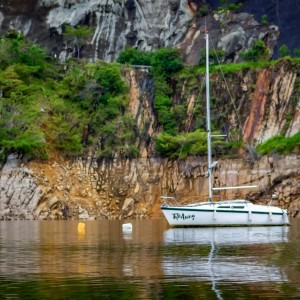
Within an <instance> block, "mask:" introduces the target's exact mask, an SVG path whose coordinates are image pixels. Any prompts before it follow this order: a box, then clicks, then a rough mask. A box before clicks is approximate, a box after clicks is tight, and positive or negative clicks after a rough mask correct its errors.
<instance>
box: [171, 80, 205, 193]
mask: <svg viewBox="0 0 300 300" xmlns="http://www.w3.org/2000/svg"><path fill="white" fill-rule="evenodd" d="M204 82H205V77H203V79H202V83H201V86H200V89H199V92H198V94H197V96H196V99H195V102H194V107H193V110H192V113H191V116H190V122H189V124H187V125H188V126H187V128H186V132H189V131H190V129H191V126H192V120H193V119H194V114H195V111H196V107H197V104H198V102H199V99H200V96H201V94H202V91H203V87H204ZM184 145H185V140H184V141H183V143H182V145H181V148H180V151H179V155H178V158H177V161H176V163H177V165H178V166H179V160H180V156H181V153H182V151H183V147H184ZM178 185H179V181H178V180H177V183H176V186H175V187H174V190H173V191H174V193H175V192H176V190H177V188H178Z"/></svg>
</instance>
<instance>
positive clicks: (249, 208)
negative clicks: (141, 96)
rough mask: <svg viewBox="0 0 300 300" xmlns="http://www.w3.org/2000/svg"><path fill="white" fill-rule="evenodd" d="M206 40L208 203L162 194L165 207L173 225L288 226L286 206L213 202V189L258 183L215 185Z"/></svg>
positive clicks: (166, 215) (245, 202) (241, 201)
mask: <svg viewBox="0 0 300 300" xmlns="http://www.w3.org/2000/svg"><path fill="white" fill-rule="evenodd" d="M205 39H206V114H207V157H208V166H209V167H208V187H209V191H208V192H209V197H208V201H207V202H198V203H191V204H188V205H175V204H174V203H172V202H175V201H174V200H175V198H174V197H161V198H162V199H163V200H164V204H163V205H162V206H161V210H162V212H163V214H164V216H165V217H166V219H167V221H168V223H169V224H170V225H171V226H260V225H262V226H264V225H288V224H289V219H288V212H287V210H285V209H281V208H279V207H275V206H271V205H257V204H253V203H251V202H250V201H247V200H243V199H239V200H226V201H219V202H214V201H213V192H214V191H217V190H226V189H241V188H255V187H256V186H239V187H223V188H222V187H221V188H216V187H213V184H212V169H213V168H214V166H215V165H216V162H212V151H211V138H212V137H214V136H215V135H212V134H211V124H210V95H209V35H208V33H206V34H205Z"/></svg>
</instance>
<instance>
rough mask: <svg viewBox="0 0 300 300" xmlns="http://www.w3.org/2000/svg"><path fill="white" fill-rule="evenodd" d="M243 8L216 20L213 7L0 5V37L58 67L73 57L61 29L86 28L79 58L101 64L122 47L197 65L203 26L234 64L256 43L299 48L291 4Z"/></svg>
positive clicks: (175, 0) (89, 2) (86, 0)
mask: <svg viewBox="0 0 300 300" xmlns="http://www.w3.org/2000/svg"><path fill="white" fill-rule="evenodd" d="M243 2H244V5H243V7H242V8H241V9H240V10H239V11H237V12H236V13H234V14H233V13H224V14H216V13H215V12H216V9H217V6H218V5H219V3H218V1H202V0H197V1H196V0H195V1H192V0H169V1H150V0H147V1H139V0H126V1H125V0H124V1H117V0H106V1H101V0H30V1H22V0H10V1H6V0H0V32H1V33H4V32H6V31H7V30H9V29H14V30H17V31H19V32H22V33H23V34H25V35H26V36H28V37H29V38H30V39H32V40H34V41H36V42H38V43H41V44H43V45H45V46H46V47H47V48H48V49H49V52H50V53H51V54H52V55H54V56H57V57H60V59H61V60H62V61H63V60H64V59H66V57H69V56H72V55H76V53H75V51H77V50H76V47H75V45H74V42H75V41H74V39H72V38H64V37H63V35H62V33H63V32H64V30H65V25H71V26H78V25H88V26H89V27H90V28H91V34H90V36H89V37H88V38H87V39H86V41H85V43H82V44H81V45H80V48H82V49H81V50H80V52H81V54H82V55H83V56H85V57H88V58H90V59H96V58H99V59H103V60H106V61H113V60H115V59H116V57H117V56H118V53H119V51H120V50H122V49H124V48H126V47H128V46H129V47H135V48H138V49H141V50H153V49H157V48H160V47H178V48H180V49H181V50H182V53H183V54H184V55H185V59H186V62H187V63H190V64H193V63H197V62H198V60H199V47H202V46H203V44H204V41H203V38H202V34H201V33H202V32H203V31H204V29H205V26H207V27H208V28H209V30H210V32H211V36H212V38H213V43H214V45H215V47H218V48H221V49H223V50H224V51H225V54H226V58H227V59H228V60H238V57H239V55H238V53H239V52H240V51H244V50H245V49H248V48H249V47H251V46H252V45H253V43H254V42H255V41H256V40H257V39H258V38H260V39H263V40H264V42H265V43H266V44H267V45H268V46H269V48H270V50H271V52H270V55H272V54H273V52H274V50H275V52H276V51H277V50H278V46H279V45H280V44H281V43H283V42H285V43H287V44H288V46H290V49H291V50H292V49H293V48H296V47H299V43H300V42H299V38H298V37H297V34H296V32H297V28H298V27H297V26H298V25H299V24H298V23H297V22H298V21H297V20H298V19H297V18H296V17H295V16H297V15H298V14H297V12H299V5H298V4H297V0H292V1H288V5H285V6H284V9H280V10H278V5H279V6H281V5H283V4H281V3H279V4H277V5H276V3H273V2H270V1H267V0H265V1H258V2H259V4H257V3H256V2H257V1H256V2H255V4H253V1H250V0H249V1H247V0H245V1H243ZM206 3H207V4H208V5H209V11H208V15H207V16H203V14H201V13H199V12H200V11H201V8H202V7H203V6H204V5H206ZM249 12H250V13H253V14H254V15H255V17H253V16H252V15H251V14H249ZM262 15H267V16H268V17H269V19H268V24H263V25H261V24H260V23H261V21H260V18H261V16H262ZM288 16H293V17H292V18H289V17H288ZM205 24H206V25H205ZM280 33H281V35H280ZM287 35H288V38H287ZM278 38H280V43H278ZM287 40H288V42H287Z"/></svg>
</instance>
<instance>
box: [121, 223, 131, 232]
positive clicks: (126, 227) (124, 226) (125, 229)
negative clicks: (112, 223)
mask: <svg viewBox="0 0 300 300" xmlns="http://www.w3.org/2000/svg"><path fill="white" fill-rule="evenodd" d="M122 230H123V232H126V233H131V232H132V224H131V223H125V224H122Z"/></svg>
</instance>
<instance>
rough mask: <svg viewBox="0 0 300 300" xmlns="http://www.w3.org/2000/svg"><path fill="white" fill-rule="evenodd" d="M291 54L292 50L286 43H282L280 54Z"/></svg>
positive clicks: (283, 55)
mask: <svg viewBox="0 0 300 300" xmlns="http://www.w3.org/2000/svg"><path fill="white" fill-rule="evenodd" d="M289 55H290V50H289V48H288V46H287V45H286V44H282V45H281V46H280V48H279V56H280V57H285V56H289Z"/></svg>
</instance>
